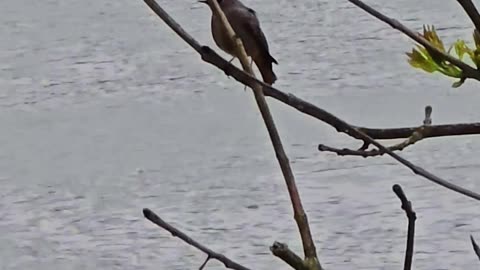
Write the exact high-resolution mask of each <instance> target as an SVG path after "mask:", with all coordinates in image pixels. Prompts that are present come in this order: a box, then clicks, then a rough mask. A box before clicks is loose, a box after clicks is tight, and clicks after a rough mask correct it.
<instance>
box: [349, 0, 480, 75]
mask: <svg viewBox="0 0 480 270" xmlns="http://www.w3.org/2000/svg"><path fill="white" fill-rule="evenodd" d="M348 1H350V2H351V3H352V4H354V5H356V6H357V7H359V8H361V9H363V10H364V11H366V12H367V13H369V14H370V15H372V16H374V17H375V18H377V19H379V20H381V21H382V22H385V23H387V24H388V25H390V26H391V27H392V28H394V29H397V30H398V31H400V32H402V33H404V34H405V35H407V36H408V37H410V38H411V39H413V40H415V41H416V42H418V43H419V44H421V45H422V46H424V47H425V48H426V49H428V50H429V51H430V52H433V53H434V54H435V55H438V56H439V57H441V58H443V59H444V60H446V61H448V62H450V63H452V64H453V65H455V66H457V67H458V68H460V69H461V70H462V75H463V77H464V78H472V79H476V80H479V81H480V71H478V70H477V69H475V68H473V67H472V66H470V65H468V64H466V63H464V62H463V61H461V60H459V59H457V58H455V57H453V56H451V55H449V54H446V53H444V52H442V51H440V50H439V49H437V48H436V47H435V46H434V45H432V44H431V43H430V42H429V41H428V40H426V39H425V38H424V37H423V36H421V35H419V34H418V33H415V32H413V31H412V30H410V29H409V28H408V27H406V26H405V25H403V24H401V23H400V22H399V21H397V20H395V19H392V18H389V17H387V16H385V15H383V14H382V13H380V12H379V11H377V10H376V9H374V8H372V7H371V6H369V5H367V4H365V3H364V2H362V1H360V0H348Z"/></svg>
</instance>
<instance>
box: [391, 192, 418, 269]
mask: <svg viewBox="0 0 480 270" xmlns="http://www.w3.org/2000/svg"><path fill="white" fill-rule="evenodd" d="M393 192H395V194H396V195H397V197H398V198H399V199H400V201H401V202H402V209H403V210H404V211H405V213H406V214H407V218H408V233H407V234H408V236H407V248H406V251H405V263H404V266H403V269H404V270H410V269H412V258H413V244H414V241H415V220H416V219H417V214H416V213H415V211H413V208H412V203H411V202H410V201H409V200H408V199H407V196H405V193H404V192H403V190H402V187H401V186H400V185H398V184H395V185H393Z"/></svg>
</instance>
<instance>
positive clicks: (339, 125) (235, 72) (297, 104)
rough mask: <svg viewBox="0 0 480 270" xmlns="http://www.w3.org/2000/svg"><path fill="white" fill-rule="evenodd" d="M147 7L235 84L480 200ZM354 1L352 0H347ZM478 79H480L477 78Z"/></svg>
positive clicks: (158, 9) (151, 0) (152, 3)
mask: <svg viewBox="0 0 480 270" xmlns="http://www.w3.org/2000/svg"><path fill="white" fill-rule="evenodd" d="M144 1H145V3H147V5H149V6H150V8H152V10H153V11H154V12H155V13H156V14H157V15H158V16H159V17H160V18H161V19H162V20H163V21H165V22H166V23H167V25H169V26H170V27H171V28H172V29H173V30H174V31H175V32H176V33H181V34H179V36H180V37H181V38H182V39H184V41H185V42H187V43H188V44H190V45H191V46H192V47H193V48H194V49H195V50H197V52H199V53H200V54H201V56H202V59H203V60H204V61H205V62H207V63H210V64H212V65H214V66H216V67H218V68H219V69H221V70H223V71H224V72H225V73H226V74H227V75H230V76H232V77H234V78H235V80H237V81H239V82H241V83H243V84H245V85H248V86H249V87H256V85H258V84H260V85H261V86H262V87H263V92H264V93H265V95H268V96H271V97H274V98H276V99H279V100H280V101H283V100H287V102H286V103H287V104H289V105H291V106H292V107H294V108H296V109H298V110H300V111H307V110H308V111H309V112H311V113H314V114H315V116H316V117H317V118H318V119H320V120H322V121H324V122H326V123H328V124H331V123H334V127H335V128H336V129H337V130H338V131H339V132H344V133H347V134H349V135H350V136H352V137H354V138H357V139H361V140H363V141H364V142H366V143H369V144H372V145H375V146H376V147H377V148H378V149H379V150H381V151H384V152H385V153H386V154H388V155H389V156H391V157H393V158H394V159H395V160H397V161H398V162H400V163H401V164H403V165H405V166H406V167H408V168H410V169H411V170H412V171H413V172H414V173H415V174H418V175H420V176H423V177H424V178H426V179H428V180H430V181H432V182H434V183H436V184H439V185H441V186H443V187H445V188H448V189H450V190H453V191H455V192H458V193H461V194H463V195H465V196H468V197H470V198H473V199H476V200H480V194H478V193H476V192H473V191H471V190H468V189H465V188H462V187H460V186H457V185H455V184H453V183H451V182H449V181H447V180H445V179H442V178H440V177H438V176H436V175H434V174H432V173H430V172H428V171H427V170H425V169H423V168H421V167H419V166H416V165H414V164H413V163H411V162H410V161H408V160H406V159H404V158H402V157H400V156H399V155H397V154H395V153H394V152H392V151H391V150H389V149H387V148H386V147H385V146H383V145H382V144H380V143H379V142H377V141H375V140H374V139H372V138H371V137H370V136H368V135H366V134H365V133H364V132H362V131H361V130H359V129H358V128H356V127H355V126H352V125H350V124H348V123H347V122H345V121H344V120H342V119H340V118H338V117H337V116H335V115H333V114H331V113H329V112H327V111H325V110H323V109H321V108H319V107H317V106H315V105H313V104H311V103H309V102H307V101H302V100H301V99H299V98H298V97H296V96H294V95H292V94H286V93H284V92H282V91H280V90H278V89H276V88H274V87H272V86H270V85H267V84H265V83H263V82H262V81H259V80H258V79H256V78H255V77H252V76H250V75H249V74H247V73H246V72H244V71H242V70H241V69H239V68H237V67H235V66H234V65H232V64H231V63H229V62H228V61H227V60H225V59H223V58H222V57H221V56H219V55H218V54H217V53H215V52H214V51H213V50H212V49H211V48H209V47H207V46H200V45H199V43H198V42H196V41H195V40H194V39H193V38H192V37H191V36H190V35H189V34H187V33H186V32H185V31H184V30H183V29H182V28H181V27H179V25H178V24H177V23H176V22H175V21H174V20H173V19H172V18H171V17H170V16H169V15H168V14H167V13H166V12H165V11H164V10H163V9H162V8H161V7H160V6H159V5H158V4H157V3H156V2H155V1H154V0H144ZM350 1H353V0H350ZM479 77H480V76H479Z"/></svg>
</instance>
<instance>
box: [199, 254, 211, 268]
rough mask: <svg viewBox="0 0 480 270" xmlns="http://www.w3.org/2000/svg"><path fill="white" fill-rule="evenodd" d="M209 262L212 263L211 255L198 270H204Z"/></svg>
mask: <svg viewBox="0 0 480 270" xmlns="http://www.w3.org/2000/svg"><path fill="white" fill-rule="evenodd" d="M208 261H210V255H208V256H207V259H205V261H204V262H203V263H202V265H200V268H198V270H203V269H204V268H205V266H206V265H207V263H208Z"/></svg>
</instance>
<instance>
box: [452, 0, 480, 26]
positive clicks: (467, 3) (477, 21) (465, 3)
mask: <svg viewBox="0 0 480 270" xmlns="http://www.w3.org/2000/svg"><path fill="white" fill-rule="evenodd" d="M457 2H458V3H459V4H460V5H461V6H462V8H463V9H464V10H465V12H466V13H467V14H468V17H470V19H471V20H472V22H473V24H474V25H475V28H476V29H477V31H478V32H480V14H479V13H478V10H477V8H476V7H475V5H474V4H473V2H472V0H457Z"/></svg>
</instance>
